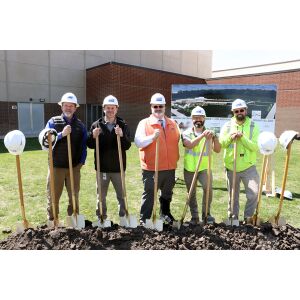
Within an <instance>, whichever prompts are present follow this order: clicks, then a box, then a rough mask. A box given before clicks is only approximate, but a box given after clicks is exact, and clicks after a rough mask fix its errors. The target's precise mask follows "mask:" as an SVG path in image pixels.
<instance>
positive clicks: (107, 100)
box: [102, 95, 119, 107]
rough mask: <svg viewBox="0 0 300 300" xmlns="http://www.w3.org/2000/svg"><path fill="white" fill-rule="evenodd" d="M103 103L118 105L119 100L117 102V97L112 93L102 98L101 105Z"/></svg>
mask: <svg viewBox="0 0 300 300" xmlns="http://www.w3.org/2000/svg"><path fill="white" fill-rule="evenodd" d="M104 105H116V106H119V102H118V99H117V98H116V97H115V96H113V95H109V96H106V97H105V98H104V100H103V103H102V107H104Z"/></svg>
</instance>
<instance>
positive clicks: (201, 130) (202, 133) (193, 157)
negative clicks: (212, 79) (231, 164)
mask: <svg viewBox="0 0 300 300" xmlns="http://www.w3.org/2000/svg"><path fill="white" fill-rule="evenodd" d="M205 117H206V113H205V110H204V109H203V108H202V107H199V106H196V107H195V108H194V109H193V110H192V113H191V118H192V122H193V125H194V126H193V127H192V128H189V129H187V130H185V131H184V132H183V133H182V142H183V145H184V147H185V152H184V181H185V184H186V187H187V190H188V191H189V190H190V187H191V184H192V181H193V177H194V173H195V171H196V167H197V163H198V159H199V154H200V152H201V149H202V147H203V144H204V143H205V142H206V141H208V140H210V139H212V142H213V144H212V145H213V146H212V150H213V151H214V152H216V153H219V152H220V151H221V145H220V143H219V140H218V138H217V136H216V135H215V133H214V132H213V131H212V130H208V129H206V128H205V126H204V123H205ZM207 169H208V145H207V144H206V146H205V148H204V153H203V157H202V160H201V164H200V167H199V172H198V175H197V180H198V181H199V182H200V183H201V185H202V189H203V196H202V220H204V218H205V201H206V188H207V177H208V176H207ZM210 176H211V180H210V186H209V198H208V216H207V223H213V222H214V221H215V219H214V217H213V216H211V215H210V206H211V202H212V196H213V193H212V174H210ZM189 205H190V211H191V215H192V219H191V221H190V223H191V224H192V225H197V224H199V223H200V219H199V213H198V204H197V199H196V189H194V191H193V192H192V195H191V198H190V202H189Z"/></svg>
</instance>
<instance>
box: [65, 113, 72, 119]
mask: <svg viewBox="0 0 300 300" xmlns="http://www.w3.org/2000/svg"><path fill="white" fill-rule="evenodd" d="M64 115H65V116H66V117H67V118H71V117H72V116H73V114H72V113H70V112H64Z"/></svg>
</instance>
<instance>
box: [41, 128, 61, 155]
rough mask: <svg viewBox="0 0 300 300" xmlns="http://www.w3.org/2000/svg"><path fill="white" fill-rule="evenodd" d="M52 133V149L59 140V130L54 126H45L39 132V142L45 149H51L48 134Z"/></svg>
mask: <svg viewBox="0 0 300 300" xmlns="http://www.w3.org/2000/svg"><path fill="white" fill-rule="evenodd" d="M49 133H50V134H51V138H52V149H53V148H54V146H55V144H56V142H57V131H56V130H55V129H53V128H51V129H50V128H45V129H43V130H42V131H41V132H40V134H39V143H40V145H41V146H42V149H43V150H48V149H49V143H48V134H49Z"/></svg>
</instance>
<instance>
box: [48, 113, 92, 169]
mask: <svg viewBox="0 0 300 300" xmlns="http://www.w3.org/2000/svg"><path fill="white" fill-rule="evenodd" d="M48 124H49V125H50V128H54V129H55V130H56V131H57V132H62V131H63V128H64V127H65V126H66V125H70V126H71V128H72V132H71V149H72V165H73V167H76V166H77V165H78V164H79V163H84V161H85V158H86V135H87V132H86V128H85V126H84V124H83V123H82V122H81V121H80V120H79V119H78V118H77V117H76V115H74V116H73V118H72V121H71V123H68V122H67V119H65V117H64V115H63V114H62V115H60V116H56V117H53V118H51V119H50V121H49V122H48ZM53 165H54V167H55V168H69V159H68V145H67V137H63V138H61V139H59V140H58V141H57V143H56V145H55V147H54V149H53Z"/></svg>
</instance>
